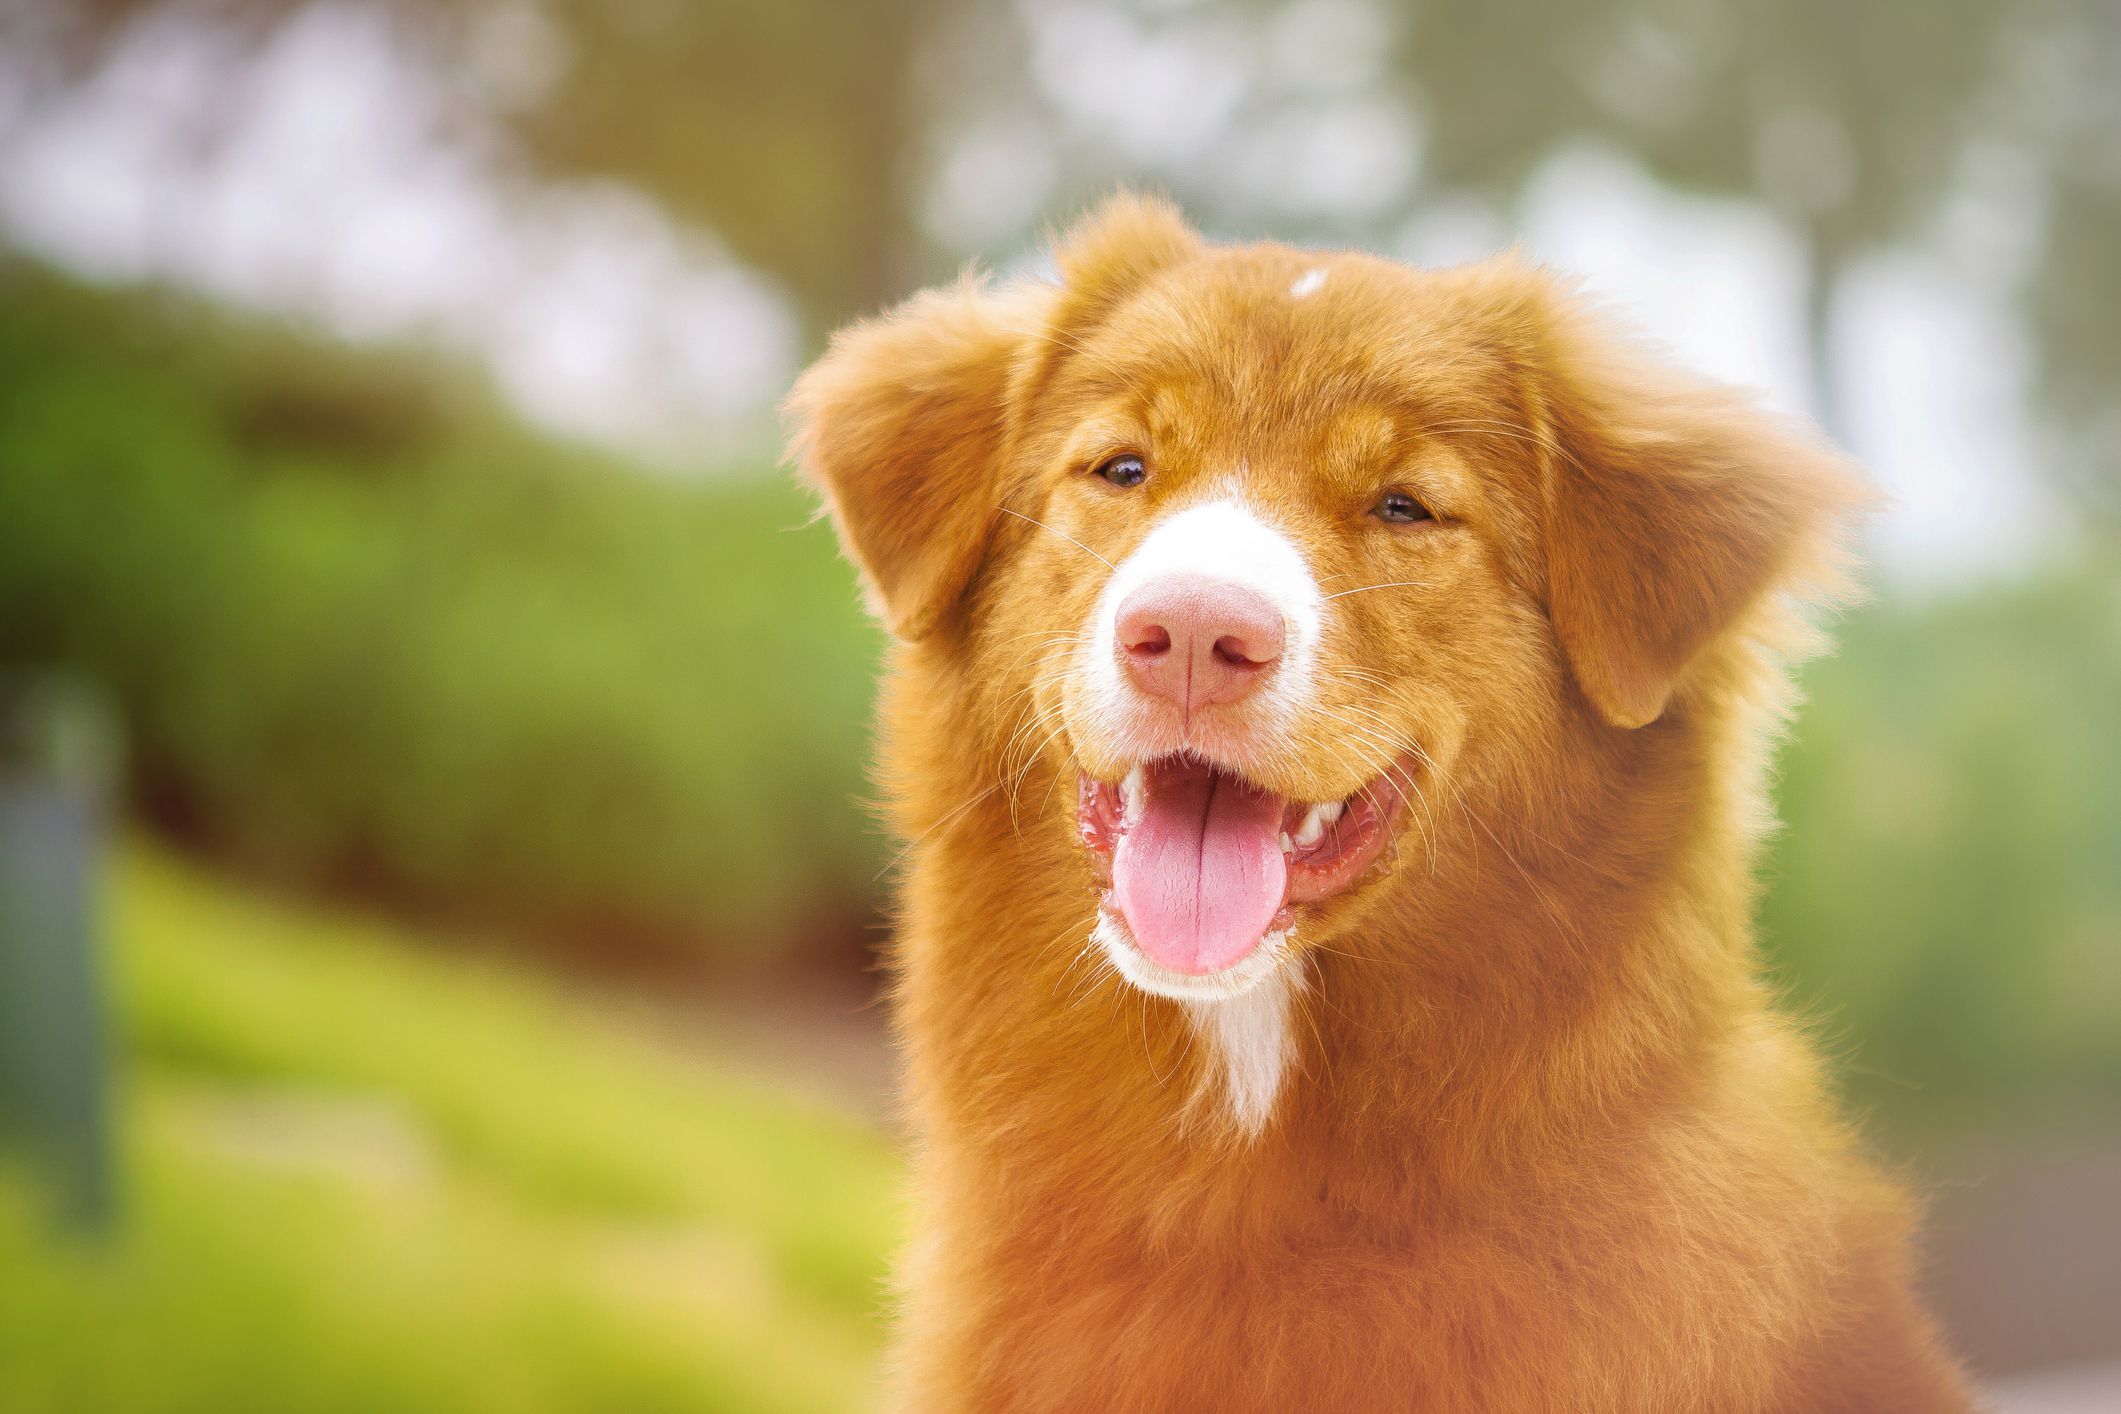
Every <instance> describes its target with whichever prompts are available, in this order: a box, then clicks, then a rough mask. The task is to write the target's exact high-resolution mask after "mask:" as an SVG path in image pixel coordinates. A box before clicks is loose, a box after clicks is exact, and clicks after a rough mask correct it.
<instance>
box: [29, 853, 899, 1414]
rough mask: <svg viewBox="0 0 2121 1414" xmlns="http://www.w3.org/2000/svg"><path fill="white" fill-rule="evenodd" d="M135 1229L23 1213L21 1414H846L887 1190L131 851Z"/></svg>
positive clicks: (120, 965)
mask: <svg viewBox="0 0 2121 1414" xmlns="http://www.w3.org/2000/svg"><path fill="white" fill-rule="evenodd" d="M107 918H108V928H107V934H108V936H109V938H110V941H111V962H112V964H113V970H114V973H115V978H114V984H115V992H116V997H115V1002H116V1005H117V1008H118V1011H119V1015H120V1023H121V1027H122V1031H123V1041H122V1044H123V1051H124V1054H123V1059H122V1063H121V1079H120V1095H119V1109H120V1118H119V1124H120V1129H121V1147H122V1149H123V1151H124V1158H125V1175H124V1186H125V1205H126V1212H125V1217H124V1221H123V1224H122V1226H121V1229H120V1231H119V1233H118V1235H117V1236H116V1237H115V1238H113V1239H110V1240H108V1241H105V1242H99V1243H95V1244H81V1243H76V1242H56V1241H54V1239H52V1238H51V1236H50V1235H49V1233H48V1231H47V1230H46V1229H45V1228H44V1227H43V1226H42V1225H41V1224H40V1223H38V1222H37V1221H36V1220H35V1218H34V1216H33V1214H32V1213H31V1212H30V1210H29V1209H30V1204H29V1202H28V1201H27V1198H26V1195H25V1194H24V1192H23V1190H22V1189H21V1188H19V1187H16V1188H13V1189H9V1190H4V1196H5V1197H7V1198H8V1200H9V1201H6V1202H0V1271H4V1272H6V1274H7V1275H6V1279H5V1280H4V1281H0V1409H5V1410H9V1411H24V1412H25V1414H27V1412H28V1411H45V1410H53V1411H57V1410H88V1409H94V1410H99V1411H134V1410H212V1411H216V1414H235V1411H245V1410H259V1411H265V1410H272V1411H291V1410H305V1411H306V1410H348V1411H352V1410H362V1411H373V1410H392V1411H419V1410H436V1411H442V1410H449V1411H467V1410H469V1411H484V1410H508V1411H518V1410H522V1411H529V1410H599V1411H605V1410H627V1411H648V1410H659V1409H672V1410H676V1409H684V1410H689V1411H700V1410H730V1411H744V1414H752V1411H774V1410H840V1409H848V1408H859V1407H862V1406H864V1405H865V1404H866V1403H867V1402H868V1391H869V1381H870V1371H871V1367H872V1364H873V1359H874V1355H875V1350H876V1345H877V1341H878V1335H879V1327H878V1319H877V1310H878V1306H879V1283H880V1280H881V1274H882V1259H883V1254H884V1252H885V1251H886V1250H887V1249H888V1247H889V1245H890V1242H891V1239H892V1235H893V1233H894V1231H895V1227H896V1207H895V1204H896V1193H897V1169H896V1165H895V1161H894V1159H893V1156H892V1154H891V1152H890V1149H889V1147H888V1146H887V1145H886V1144H885V1142H884V1141H883V1140H881V1139H880V1138H878V1137H877V1136H875V1135H874V1134H872V1133H869V1132H867V1131H866V1130H865V1129H863V1128H862V1127H861V1126H860V1125H859V1124H857V1123H855V1122H853V1121H851V1120H849V1119H847V1118H845V1117H843V1116H840V1115H837V1114H834V1113H831V1112H827V1111H824V1110H821V1109H818V1108H815V1107H812V1106H809V1105H806V1104H805V1102H803V1101H801V1100H799V1099H796V1098H793V1097H790V1096H787V1095H782V1094H777V1093H773V1092H771V1091H767V1090H764V1089H761V1088H758V1087H756V1086H751V1085H747V1084H744V1083H740V1082H736V1081H733V1080H731V1079H730V1078H728V1077H727V1076H726V1075H723V1074H721V1073H719V1072H718V1071H717V1070H716V1069H715V1068H714V1067H713V1066H712V1065H711V1064H710V1063H708V1062H706V1061H704V1060H702V1059H700V1058H698V1057H696V1056H692V1055H689V1054H686V1053H683V1052H682V1051H680V1050H678V1049H675V1048H673V1047H672V1046H671V1045H670V1044H669V1043H668V1042H667V1041H658V1040H656V1039H654V1038H653V1037H652V1036H651V1035H650V1034H648V1028H646V1027H644V1026H643V1025H641V1024H638V1022H636V1024H632V1025H629V1023H628V1018H627V1014H626V1012H625V1010H624V1009H623V1008H619V1007H614V1006H613V1005H611V1004H610V1003H609V1002H608V1001H600V1000H598V999H594V998H585V997H578V996H573V995H570V994H569V992H568V990H567V989H566V988H565V986H564V985H562V984H560V983H557V982H554V981H552V980H550V979H547V978H543V977H538V976H534V975H529V974H525V973H522V972H519V971H514V970H510V969H509V968H507V967H506V966H505V965H502V964H499V963H488V962H482V961H479V960H476V959H468V958H466V957H465V956H464V955H462V954H461V953H458V952H450V951H447V950H444V949H441V948H437V947H432V946H426V945H424V944H425V943H426V942H428V941H429V940H423V939H422V938H420V937H418V936H415V935H413V934H411V933H409V932H406V931H402V930H398V929H395V928H391V927H385V926H381V925H377V924H374V923H370V922H365V921H352V920H349V919H346V918H343V917H338V916H334V915H330V914H326V913H321V912H317V911H313V910H310V909H307V908H298V907H294V906H290V905H286V904H281V903H277V902H275V903H266V902H261V901H258V900H257V899H254V898H252V897H248V896H245V895H243V894H239V893H236V892H232V891H230V890H229V889H227V888H226V887H224V886H222V885H220V884H218V883H217V882H215V881H214V880H212V879H211V878H209V877H207V876H204V875H201V874H199V873H197V872H195V871H193V870H192V869H191V868H190V867H189V866H185V865H181V864H178V863H176V862H173V861H172V860H170V859H169V858H167V857H166V856H163V855H160V854H157V853H152V852H147V851H143V850H138V849H135V850H132V851H129V852H127V853H126V854H124V855H123V857H122V858H121V859H120V860H119V862H118V864H117V865H116V867H115V868H114V870H113V871H112V884H111V892H110V897H109V900H108V904H107Z"/></svg>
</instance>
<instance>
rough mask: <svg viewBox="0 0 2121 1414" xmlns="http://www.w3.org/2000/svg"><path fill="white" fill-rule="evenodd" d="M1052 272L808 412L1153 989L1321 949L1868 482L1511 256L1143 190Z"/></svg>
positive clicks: (870, 336)
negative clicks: (1058, 802) (1303, 240)
mask: <svg viewBox="0 0 2121 1414" xmlns="http://www.w3.org/2000/svg"><path fill="white" fill-rule="evenodd" d="M1060 265H1061V270H1062V274H1063V277H1064V278H1063V282H1062V284H1061V285H1060V286H1059V287H1050V286H1033V285H1024V286H1016V287H1012V288H1006V289H1003V290H1000V291H988V290H985V289H982V288H979V287H973V286H967V287H964V288H960V289H958V290H955V291H950V292H940V293H936V294H931V295H928V296H924V297H922V298H920V299H917V300H915V301H913V302H912V303H910V304H909V305H907V306H905V307H904V308H902V309H901V310H900V311H897V312H895V313H894V314H892V315H890V316H888V317H887V318H886V319H884V320H882V321H880V322H878V323H874V324H871V325H868V326H864V327H861V328H858V329H857V330H855V331H853V332H852V333H851V334H849V335H847V336H843V338H842V339H841V340H840V341H839V342H838V343H836V344H835V347H834V350H833V352H832V353H831V354H829V355H828V356H827V357H826V359H824V360H823V361H821V363H820V364H819V365H818V366H817V367H816V368H815V369H813V370H812V371H811V373H809V374H808V375H806V377H805V380H804V382H803V383H802V384H801V385H800V386H799V388H798V390H797V393H796V395H795V397H794V399H793V401H792V407H793V409H794V410H795V412H796V413H797V415H798V416H799V417H800V418H801V419H802V421H803V426H802V429H801V434H800V445H801V447H802V451H803V457H804V463H805V467H806V470H807V471H808V473H809V474H810V475H811V477H812V478H813V479H814V480H815V481H816V482H817V483H818V484H819V485H821V487H822V488H823V489H824V491H825V493H826V495H827V497H828V499H829V500H830V503H831V505H832V507H833V509H834V511H835V513H836V515H837V517H838V520H839V524H840V528H841V531H842V534H843V536H844V538H845V541H846V543H847V545H848V547H849V549H850V553H851V554H852V555H853V556H854V558H855V559H856V561H857V562H858V563H859V564H860V565H861V566H862V567H863V569H864V570H865V573H866V576H867V579H868V583H869V586H870V590H871V593H872V597H873V600H874V601H875V603H876V604H877V606H878V608H879V611H880V612H881V614H882V615H883V617H884V618H885V620H886V622H887V623H888V624H889V625H890V626H891V627H892V629H893V630H894V632H896V633H898V634H899V635H900V636H901V637H903V638H907V639H909V640H916V641H926V642H927V643H928V644H929V645H930V646H937V645H941V646H942V647H941V651H946V652H947V653H948V654H949V655H950V656H951V659H952V663H951V666H952V668H953V670H954V671H961V672H963V673H965V674H968V675H970V677H971V678H972V679H973V680H975V681H977V682H978V683H980V684H981V685H982V688H983V691H984V692H985V694H986V695H985V698H984V700H985V702H986V703H987V704H988V705H987V709H986V710H985V712H984V713H983V714H982V715H981V717H980V722H981V723H982V725H980V726H977V727H974V728H972V729H973V730H976V731H980V732H983V733H984V734H985V735H988V736H992V737H993V738H995V739H994V740H992V741H983V742H979V743H975V744H974V745H976V746H977V747H978V748H979V749H981V750H983V751H984V752H986V753H987V754H988V755H989V756H990V757H992V758H993V759H994V762H995V766H996V770H997V772H998V774H999V775H1000V777H1002V778H1003V779H1006V778H1007V777H1009V776H1010V775H1012V774H1014V773H1017V772H1020V771H1021V770H1022V769H1023V768H1024V766H1025V764H1026V763H1027V762H1028V761H1030V760H1031V759H1032V758H1034V757H1039V756H1045V757H1050V758H1052V759H1053V761H1054V763H1055V764H1056V766H1057V767H1058V769H1060V770H1061V771H1063V772H1064V773H1065V778H1069V779H1073V780H1074V781H1075V782H1076V783H1077V791H1076V798H1075V799H1074V800H1072V801H1068V802H1066V807H1067V809H1068V810H1070V811H1071V812H1072V815H1073V819H1072V828H1073V829H1074V830H1075V832H1076V834H1077V836H1078V838H1079V841H1080V844H1081V847H1082V849H1083V850H1084V852H1085V857H1086V858H1087V860H1088V861H1089V863H1090V865H1091V867H1092V870H1093V871H1094V875H1095V877H1096V879H1097V881H1098V884H1099V895H1100V897H1099V901H1098V903H1097V904H1096V905H1095V914H1096V916H1095V917H1089V916H1086V917H1085V919H1084V920H1083V922H1084V927H1085V929H1086V930H1089V929H1093V928H1094V930H1095V933H1096V936H1097V938H1098V941H1099V943H1100V944H1101V945H1102V946H1103V947H1104V949H1105V950H1106V952H1107V954H1108V955H1109V956H1110V958H1111V960H1112V961H1113V962H1114V964H1115V965H1116V966H1117V967H1118V968H1119V970H1120V971H1121V972H1122V973H1123V974H1124V975H1125V976H1127V977H1128V978H1129V979H1130V980H1131V981H1133V982H1134V983H1135V984H1136V985H1138V986H1141V987H1143V988H1145V989H1147V990H1150V991H1154V992H1158V993H1161V994H1164V995H1168V996H1174V997H1179V998H1184V999H1209V998H1219V997H1229V996H1233V995H1237V994H1240V993H1243V992H1245V991H1247V990H1249V989H1250V988H1252V987H1254V986H1256V985H1257V984H1258V983H1259V982H1260V981H1261V980H1262V979H1264V978H1265V977H1267V976H1270V975H1273V974H1275V973H1276V972H1277V971H1279V970H1280V969H1281V967H1282V965H1283V964H1284V963H1285V962H1286V961H1287V959H1288V958H1289V957H1290V956H1291V955H1292V953H1296V952H1300V951H1301V950H1302V949H1304V948H1306V947H1312V946H1325V945H1327V944H1328V943H1329V942H1330V941H1331V939H1332V938H1333V937H1334V936H1335V931H1336V929H1337V928H1339V927H1340V926H1342V921H1343V920H1344V919H1345V918H1346V917H1348V916H1349V914H1350V912H1351V910H1353V909H1354V907H1355V906H1356V905H1357V904H1358V903H1359V901H1361V900H1362V899H1363V898H1364V897H1365V896H1367V895H1370V894H1373V893H1374V892H1375V891H1378V890H1381V889H1388V888H1390V887H1392V881H1393V880H1394V879H1395V878H1396V877H1398V876H1399V875H1400V873H1401V872H1403V871H1404V870H1405V869H1406V868H1407V867H1408V864H1409V862H1410V861H1416V860H1420V859H1424V858H1430V857H1433V855H1434V854H1435V853H1436V852H1437V851H1438V850H1448V849H1449V848H1450V846H1451V843H1452V832H1453V831H1460V830H1472V829H1477V828H1479V827H1480V823H1479V817H1478V815H1477V814H1476V813H1475V812H1473V811H1469V810H1466V809H1463V808H1455V806H1457V805H1458V804H1460V803H1461V802H1460V801H1459V800H1458V797H1459V796H1460V795H1462V792H1463V791H1464V790H1465V789H1466V788H1467V785H1466V783H1467V782H1469V781H1472V780H1475V779H1478V778H1481V777H1482V776H1483V775H1486V774H1492V773H1493V772H1495V771H1498V770H1504V769H1507V770H1514V771H1517V772H1519V773H1520V774H1525V773H1532V774H1536V773H1537V772H1538V770H1539V769H1540V763H1542V762H1543V761H1548V760H1551V759H1552V758H1553V756H1554V755H1555V753H1556V752H1558V751H1561V750H1563V749H1565V747H1564V743H1565V742H1566V741H1568V740H1570V739H1571V737H1572V734H1577V735H1580V734H1582V733H1585V732H1589V733H1601V732H1602V733H1621V732H1627V731H1630V730H1634V729H1637V728H1640V727H1642V726H1644V725H1645V724H1647V723H1650V722H1653V721H1655V720H1656V719H1658V718H1659V717H1660V716H1661V715H1663V714H1664V713H1665V712H1666V711H1667V709H1668V706H1669V704H1670V703H1671V700H1672V698H1673V695H1674V693H1675V692H1678V691H1681V690H1682V689H1683V687H1684V684H1685V680H1686V675H1687V672H1688V669H1689V667H1690V665H1692V664H1694V663H1695V662H1696V661H1697V659H1699V658H1700V657H1701V655H1702V654H1703V651H1704V649H1705V648H1706V647H1707V646H1708V645H1710V644H1711V643H1712V642H1713V641H1714V640H1715V639H1716V638H1717V637H1718V636H1719V635H1720V634H1723V633H1725V632H1727V631H1729V630H1730V629H1731V627H1732V625H1733V624H1734V623H1735V622H1736V621H1738V620H1739V619H1740V618H1741V616H1742V615H1743V613H1744V612H1745V611H1746V610H1747V608H1748V607H1749V606H1750V605H1751V604H1753V603H1754V602H1755V601H1756V600H1757V599H1759V598H1760V597H1761V596H1762V595H1763V594H1764V593H1766V592H1767V591H1769V590H1770V589H1771V588H1772V587H1773V586H1774V585H1775V584H1776V583H1777V582H1778V581H1779V580H1781V579H1782V578H1783V577H1784V576H1786V575H1787V574H1789V573H1791V572H1792V571H1793V570H1794V569H1795V568H1796V567H1797V565H1798V563H1799V561H1800V560H1802V559H1804V558H1805V557H1807V556H1810V555H1812V554H1814V553H1815V552H1816V551H1817V550H1818V549H1819V547H1820V546H1821V544H1823V542H1824V541H1825V539H1826V538H1827V536H1828V534H1829V531H1830V529H1831V526H1832V523H1833V522H1834V520H1835V519H1836V517H1837V515H1838V513H1839V512H1840V511H1842V510H1843V509H1845V508H1846V506H1847V505H1848V504H1849V502H1850V499H1851V483H1850V482H1849V481H1848V480H1847V479H1846V477H1845V475H1844V474H1843V472H1842V470H1841V468H1840V467H1839V465H1838V464H1837V463H1836V462H1835V461H1834V460H1833V459H1832V458H1831V457H1830V456H1829V455H1828V454H1826V453H1825V452H1824V451H1823V450H1821V449H1820V448H1818V447H1817V446H1815V445H1813V444H1811V443H1810V442H1808V441H1806V440H1805V439H1803V438H1802V437H1801V436H1799V435H1797V434H1795V433H1793V432H1791V431H1790V430H1788V429H1786V428H1783V427H1781V426H1780V425H1778V424H1776V423H1775V422H1773V421H1772V420H1770V419H1768V418H1767V417H1765V416H1764V415H1762V414H1760V413H1759V412H1757V411H1755V410H1753V409H1752V408H1751V407H1750V406H1749V405H1748V404H1747V403H1746V402H1745V400H1743V399H1742V398H1738V397H1736V396H1734V395H1731V394H1728V393H1725V392H1723V391H1721V390H1717V389H1713V388H1709V387H1707V386H1705V385H1701V384H1698V383H1695V382H1691V381H1688V380H1685V379H1684V378H1681V377H1679V376H1678V375H1675V374H1671V373H1669V372H1666V371H1664V370H1661V369H1659V368H1657V367H1656V366H1655V365H1654V364H1652V363H1649V362H1647V361H1645V360H1644V359H1643V358H1642V356H1641V355H1640V354H1639V353H1638V352H1637V351H1636V350H1635V349H1634V348H1632V347H1631V346H1630V345H1628V344H1627V343H1626V341H1624V340H1620V339H1616V338H1613V337H1611V336H1610V335H1608V334H1607V333H1605V332H1604V331H1603V330H1602V329H1601V328H1600V327H1599V326H1598V325H1597V323H1596V321H1595V319H1594V318H1593V317H1592V316H1590V315H1588V314H1587V313H1586V312H1585V311H1583V310H1582V309H1580V308H1579V307H1578V306H1577V304H1576V303H1575V302H1574V301H1573V299H1572V297H1571V296H1570V295H1569V294H1568V292H1567V291H1566V290H1565V289H1563V288H1562V287H1560V286H1559V285H1558V284H1557V283H1556V282H1555V281H1553V280H1552V279H1551V278H1549V277H1548V276H1546V275H1545V274H1543V273H1541V272H1538V271H1536V270H1533V269H1530V268H1528V267H1526V266H1524V265H1522V264H1520V263H1518V262H1515V261H1508V260H1505V261H1499V262H1494V263H1491V264H1489V265H1486V266H1478V267H1471V268H1468V269H1463V270H1457V271H1444V272H1433V271H1418V270H1413V269H1409V268H1406V267H1402V266H1398V265H1394V264H1391V263H1388V262H1385V261H1381V260H1375V259H1371V258H1367V257H1362V256H1352V255H1322V254H1317V253H1308V252H1303V251H1297V250H1292V249H1288V248H1284V247H1272V246H1262V247H1222V248H1218V247H1209V246H1206V245H1204V244H1202V243H1200V242H1199V241H1198V240H1197V238H1196V237H1194V236H1193V235H1192V233H1191V232H1190V231H1188V230H1187V229H1186V228H1185V227H1184V226H1183V225H1182V224H1181V223H1180V222H1179V221H1178V219H1177V218H1176V216H1175V215H1173V214H1172V213H1170V212H1169V211H1168V210H1167V209H1165V208H1162V207H1159V206H1156V205H1152V204H1147V203H1141V202H1135V201H1127V200H1121V201H1118V202H1115V203H1113V204H1111V205H1110V206H1108V207H1107V208H1106V209H1105V210H1104V211H1103V212H1101V213H1100V214H1099V215H1098V216H1096V217H1094V218H1093V219H1092V220H1091V221H1090V222H1089V223H1087V224H1086V226H1085V227H1084V228H1083V229H1082V230H1081V231H1079V232H1078V234H1077V235H1075V236H1074V237H1073V238H1072V239H1071V240H1070V241H1069V242H1068V243H1067V244H1066V245H1064V246H1063V248H1062V250H1061V252H1060Z"/></svg>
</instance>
